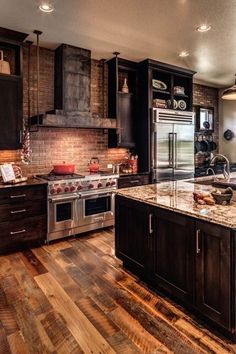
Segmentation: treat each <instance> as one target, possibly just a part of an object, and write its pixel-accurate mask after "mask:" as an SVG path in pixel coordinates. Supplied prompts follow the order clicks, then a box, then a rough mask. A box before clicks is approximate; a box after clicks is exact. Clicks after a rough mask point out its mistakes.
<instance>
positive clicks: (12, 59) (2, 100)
mask: <svg viewBox="0 0 236 354" xmlns="http://www.w3.org/2000/svg"><path fill="white" fill-rule="evenodd" d="M26 36H27V35H26V34H24V33H19V32H15V31H11V30H7V29H4V28H0V93H1V94H0V126H1V139H0V149H2V150H5V149H9V150H10V149H20V148H21V146H22V131H23V71H22V67H23V65H22V64H23V63H22V41H23V40H24V39H25V38H26Z"/></svg>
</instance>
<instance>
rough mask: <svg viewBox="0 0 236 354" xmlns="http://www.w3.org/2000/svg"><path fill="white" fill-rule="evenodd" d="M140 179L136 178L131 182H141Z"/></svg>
mask: <svg viewBox="0 0 236 354" xmlns="http://www.w3.org/2000/svg"><path fill="white" fill-rule="evenodd" d="M139 182H140V180H139V179H134V180H133V181H130V183H139Z"/></svg>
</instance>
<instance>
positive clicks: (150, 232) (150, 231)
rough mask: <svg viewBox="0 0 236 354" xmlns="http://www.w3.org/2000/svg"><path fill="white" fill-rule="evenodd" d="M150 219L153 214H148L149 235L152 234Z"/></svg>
mask: <svg viewBox="0 0 236 354" xmlns="http://www.w3.org/2000/svg"><path fill="white" fill-rule="evenodd" d="M152 217H153V214H149V234H152V233H153V228H152Z"/></svg>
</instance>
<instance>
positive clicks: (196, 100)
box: [193, 83, 219, 145]
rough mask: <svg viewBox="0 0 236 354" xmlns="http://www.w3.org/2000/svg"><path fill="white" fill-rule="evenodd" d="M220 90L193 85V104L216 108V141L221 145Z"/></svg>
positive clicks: (214, 135)
mask: <svg viewBox="0 0 236 354" xmlns="http://www.w3.org/2000/svg"><path fill="white" fill-rule="evenodd" d="M218 96H219V93H218V89H217V88H214V87H209V86H204V85H199V84H195V83H194V85H193V104H194V105H200V106H205V107H213V108H214V117H215V119H214V134H213V137H214V141H215V142H216V143H217V145H218V144H219V112H218Z"/></svg>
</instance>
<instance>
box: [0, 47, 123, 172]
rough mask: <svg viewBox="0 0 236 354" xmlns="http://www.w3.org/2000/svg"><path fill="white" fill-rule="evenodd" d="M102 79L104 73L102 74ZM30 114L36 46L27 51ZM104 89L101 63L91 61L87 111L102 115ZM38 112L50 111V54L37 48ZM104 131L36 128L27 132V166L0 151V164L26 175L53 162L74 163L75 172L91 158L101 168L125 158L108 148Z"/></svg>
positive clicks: (33, 101) (119, 151)
mask: <svg viewBox="0 0 236 354" xmlns="http://www.w3.org/2000/svg"><path fill="white" fill-rule="evenodd" d="M27 63H28V49H27V48H24V118H25V119H27V115H28V66H27ZM105 77H106V73H105ZM30 81H31V85H30V97H31V115H34V114H36V95H37V76H36V47H35V46H32V48H31V70H30ZM103 87H104V75H103V66H102V62H101V61H97V60H92V67H91V112H92V113H93V114H96V115H99V116H100V117H103V116H106V115H107V112H106V106H107V105H106V97H107V92H106V90H107V85H105V91H104V89H103ZM39 108H40V113H44V112H45V111H48V110H52V109H54V52H53V51H52V50H48V49H44V48H40V94H39ZM107 138H108V137H107V132H104V131H103V130H101V129H76V128H75V129H74V128H69V129H62V128H53V129H52V128H40V129H39V131H38V132H32V133H30V147H31V150H32V153H31V163H30V164H29V165H23V164H21V159H20V157H21V155H20V151H0V162H13V161H14V162H17V163H18V164H20V165H21V167H22V169H23V171H24V173H25V174H26V175H31V174H34V173H47V172H49V171H50V170H51V169H52V165H53V164H54V163H61V162H62V161H66V162H71V163H74V164H75V165H76V167H77V171H83V170H85V169H86V167H87V164H88V162H89V160H90V158H91V157H93V156H98V157H99V159H100V161H101V166H102V168H105V167H106V165H107V163H110V162H112V163H120V162H122V161H123V160H124V158H125V157H126V155H127V150H126V149H120V148H119V149H108V148H107Z"/></svg>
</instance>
